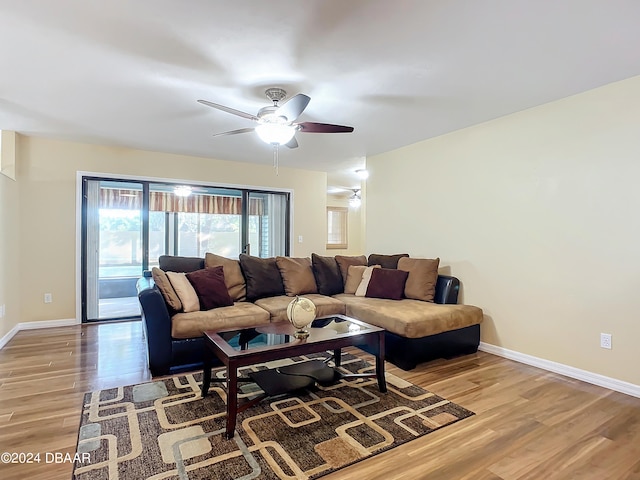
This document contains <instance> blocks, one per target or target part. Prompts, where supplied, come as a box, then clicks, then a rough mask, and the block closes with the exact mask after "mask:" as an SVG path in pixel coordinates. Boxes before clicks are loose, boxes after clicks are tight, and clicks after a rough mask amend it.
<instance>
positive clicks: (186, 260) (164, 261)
mask: <svg viewBox="0 0 640 480" xmlns="http://www.w3.org/2000/svg"><path fill="white" fill-rule="evenodd" d="M158 263H159V265H158V266H159V267H160V270H164V271H165V272H185V273H186V272H195V271H196V270H202V269H203V268H204V258H200V257H179V256H177V255H160V257H158Z"/></svg>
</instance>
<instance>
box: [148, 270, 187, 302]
mask: <svg viewBox="0 0 640 480" xmlns="http://www.w3.org/2000/svg"><path fill="white" fill-rule="evenodd" d="M151 277H152V278H153V281H154V283H155V284H156V285H157V287H158V290H160V293H161V294H162V297H163V298H164V301H165V303H166V304H167V305H168V306H169V307H170V308H172V309H173V310H174V311H176V312H179V311H180V310H182V302H181V301H180V297H178V294H177V293H176V291H175V290H174V288H173V286H172V285H171V281H170V280H169V277H167V274H166V273H165V272H164V270H160V269H159V268H158V267H153V268H152V269H151Z"/></svg>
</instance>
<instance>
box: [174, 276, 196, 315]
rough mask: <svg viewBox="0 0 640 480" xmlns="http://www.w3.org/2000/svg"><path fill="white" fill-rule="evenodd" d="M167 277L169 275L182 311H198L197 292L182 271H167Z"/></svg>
mask: <svg viewBox="0 0 640 480" xmlns="http://www.w3.org/2000/svg"><path fill="white" fill-rule="evenodd" d="M167 277H169V280H170V281H171V285H172V286H173V289H174V290H175V291H176V293H177V294H178V297H179V298H180V301H181V302H182V311H184V312H185V313H188V312H197V311H199V310H200V300H198V294H197V293H196V291H195V289H194V288H193V285H191V282H189V280H188V279H187V277H186V276H185V274H184V273H182V272H167Z"/></svg>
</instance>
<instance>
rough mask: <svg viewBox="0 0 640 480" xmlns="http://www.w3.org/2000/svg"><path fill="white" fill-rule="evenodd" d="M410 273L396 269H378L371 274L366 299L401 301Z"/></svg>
mask: <svg viewBox="0 0 640 480" xmlns="http://www.w3.org/2000/svg"><path fill="white" fill-rule="evenodd" d="M408 276H409V272H405V271H404V270H396V269H395V268H376V269H374V270H373V272H371V280H370V281H369V286H368V287H367V293H366V294H365V297H373V298H389V299H391V300H401V299H402V297H403V296H404V286H405V283H406V282H407V277H408Z"/></svg>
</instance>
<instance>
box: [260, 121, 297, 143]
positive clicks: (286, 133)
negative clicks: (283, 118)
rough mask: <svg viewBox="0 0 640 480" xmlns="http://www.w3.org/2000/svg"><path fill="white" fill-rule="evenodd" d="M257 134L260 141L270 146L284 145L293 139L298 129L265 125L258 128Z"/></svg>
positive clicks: (280, 125) (290, 126) (275, 124)
mask: <svg viewBox="0 0 640 480" xmlns="http://www.w3.org/2000/svg"><path fill="white" fill-rule="evenodd" d="M256 133H257V134H258V136H259V137H260V140H262V141H263V142H265V143H268V144H269V145H284V144H285V143H288V142H289V140H291V139H292V138H293V135H294V134H295V133H296V128H295V127H294V126H292V125H283V124H281V123H263V124H261V125H258V126H257V127H256Z"/></svg>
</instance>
